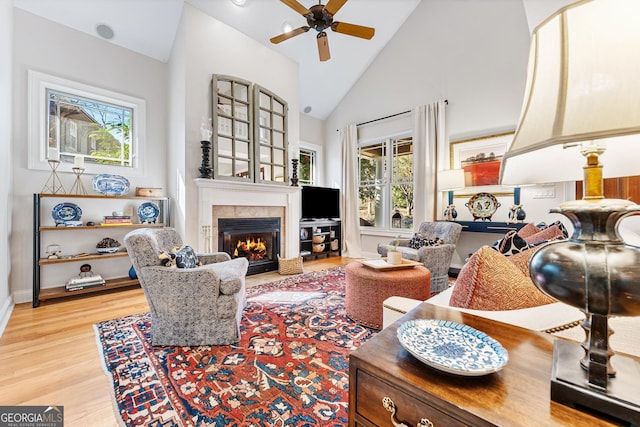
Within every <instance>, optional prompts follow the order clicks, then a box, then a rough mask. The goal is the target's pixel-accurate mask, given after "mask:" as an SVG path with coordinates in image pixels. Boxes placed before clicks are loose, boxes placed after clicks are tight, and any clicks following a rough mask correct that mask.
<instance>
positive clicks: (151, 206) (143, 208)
mask: <svg viewBox="0 0 640 427" xmlns="http://www.w3.org/2000/svg"><path fill="white" fill-rule="evenodd" d="M158 215H160V208H159V207H158V205H156V204H155V203H153V202H144V203H143V204H141V205H140V206H138V218H139V219H140V222H141V223H143V224H144V223H154V222H156V219H158Z"/></svg>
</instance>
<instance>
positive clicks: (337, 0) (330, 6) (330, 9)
mask: <svg viewBox="0 0 640 427" xmlns="http://www.w3.org/2000/svg"><path fill="white" fill-rule="evenodd" d="M346 2H347V0H329V2H328V3H327V5H326V6H325V7H324V11H325V12H327V13H328V14H329V15H331V16H333V15H335V14H336V12H337V11H339V10H340V8H342V6H344V4H345V3H346Z"/></svg>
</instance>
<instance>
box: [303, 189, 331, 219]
mask: <svg viewBox="0 0 640 427" xmlns="http://www.w3.org/2000/svg"><path fill="white" fill-rule="evenodd" d="M301 196H302V203H301V211H302V215H301V217H302V219H303V220H305V219H333V218H340V189H338V188H325V187H313V186H310V185H304V186H302V194H301Z"/></svg>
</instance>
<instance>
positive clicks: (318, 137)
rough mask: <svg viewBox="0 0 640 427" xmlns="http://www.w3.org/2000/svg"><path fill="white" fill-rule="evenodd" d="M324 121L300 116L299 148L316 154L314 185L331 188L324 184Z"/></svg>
mask: <svg viewBox="0 0 640 427" xmlns="http://www.w3.org/2000/svg"><path fill="white" fill-rule="evenodd" d="M324 141H325V136H324V121H323V120H319V119H316V118H315V117H311V116H308V115H306V114H302V113H301V114H300V147H301V148H307V149H309V150H313V151H315V152H316V162H317V170H316V185H318V186H320V187H331V186H332V185H331V183H329V182H325V176H324V171H325V167H324V165H325V162H326V156H325V153H324V151H325V150H324Z"/></svg>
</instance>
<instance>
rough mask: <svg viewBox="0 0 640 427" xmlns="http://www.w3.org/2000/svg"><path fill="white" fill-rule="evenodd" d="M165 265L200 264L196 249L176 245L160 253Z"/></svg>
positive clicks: (188, 265) (181, 266)
mask: <svg viewBox="0 0 640 427" xmlns="http://www.w3.org/2000/svg"><path fill="white" fill-rule="evenodd" d="M159 257H160V259H161V260H162V265H164V266H165V267H178V268H194V267H197V266H198V265H200V261H198V256H197V255H196V251H194V250H193V248H192V247H191V246H188V245H185V246H182V247H176V248H174V249H173V250H172V251H170V252H162V253H161V254H160V255H159Z"/></svg>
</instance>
